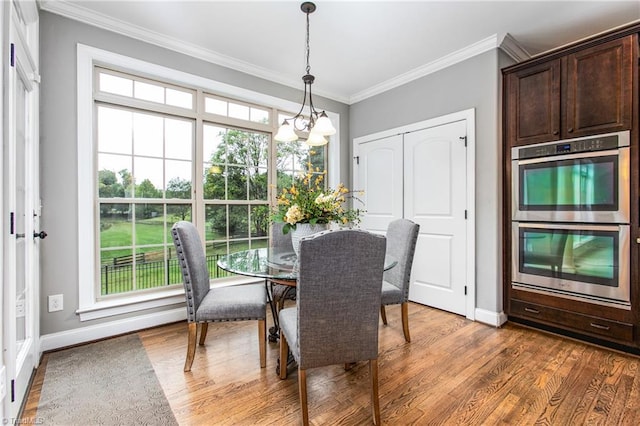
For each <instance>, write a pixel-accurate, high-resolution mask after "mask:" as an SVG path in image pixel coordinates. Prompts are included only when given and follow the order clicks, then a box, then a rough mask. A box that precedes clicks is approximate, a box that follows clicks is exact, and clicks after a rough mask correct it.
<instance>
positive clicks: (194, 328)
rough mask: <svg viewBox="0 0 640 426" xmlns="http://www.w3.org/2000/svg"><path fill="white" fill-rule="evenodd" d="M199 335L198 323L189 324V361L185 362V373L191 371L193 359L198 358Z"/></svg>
mask: <svg viewBox="0 0 640 426" xmlns="http://www.w3.org/2000/svg"><path fill="white" fill-rule="evenodd" d="M197 334H198V323H197V322H190V323H189V332H188V339H187V359H186V360H185V362H184V371H191V364H193V358H194V357H195V356H196V335H197Z"/></svg>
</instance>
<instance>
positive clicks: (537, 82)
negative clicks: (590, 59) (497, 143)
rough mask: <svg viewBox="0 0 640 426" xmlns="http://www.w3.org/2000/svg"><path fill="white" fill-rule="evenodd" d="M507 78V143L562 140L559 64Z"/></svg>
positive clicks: (551, 62)
mask: <svg viewBox="0 0 640 426" xmlns="http://www.w3.org/2000/svg"><path fill="white" fill-rule="evenodd" d="M506 78H507V93H508V98H507V109H506V110H507V114H508V116H507V123H508V128H507V132H508V139H509V140H510V141H511V144H512V145H526V144H531V143H539V142H547V141H552V140H557V139H559V138H560V136H559V135H560V60H554V61H549V62H544V63H542V64H539V65H535V66H532V67H531V68H526V69H523V70H521V71H517V72H514V73H511V74H508V75H507V76H506Z"/></svg>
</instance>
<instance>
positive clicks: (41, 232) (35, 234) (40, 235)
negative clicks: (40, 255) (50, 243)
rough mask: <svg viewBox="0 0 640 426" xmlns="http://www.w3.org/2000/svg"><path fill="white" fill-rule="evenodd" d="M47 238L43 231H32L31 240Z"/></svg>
mask: <svg viewBox="0 0 640 426" xmlns="http://www.w3.org/2000/svg"><path fill="white" fill-rule="evenodd" d="M46 237H47V233H46V232H44V231H40V232H35V231H33V238H42V239H43V240H44V239H45V238H46Z"/></svg>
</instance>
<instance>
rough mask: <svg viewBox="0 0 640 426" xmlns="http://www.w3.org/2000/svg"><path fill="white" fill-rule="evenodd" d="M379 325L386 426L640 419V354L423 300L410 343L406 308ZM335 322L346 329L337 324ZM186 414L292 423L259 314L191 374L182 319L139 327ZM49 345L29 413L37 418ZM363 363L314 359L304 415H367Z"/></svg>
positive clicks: (176, 406) (292, 397) (339, 419)
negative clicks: (262, 343) (263, 355)
mask: <svg viewBox="0 0 640 426" xmlns="http://www.w3.org/2000/svg"><path fill="white" fill-rule="evenodd" d="M387 318H388V320H389V325H388V326H383V325H382V323H381V325H380V345H379V346H380V351H379V353H380V355H379V359H378V363H379V384H380V409H381V417H382V423H383V424H387V425H407V424H415V425H427V424H429V425H431V424H446V425H449V424H461V425H497V424H502V425H533V424H539V425H583V424H598V425H638V424H640V372H639V366H640V358H638V357H636V356H634V355H628V354H623V353H619V352H615V351H612V350H608V349H604V348H600V347H596V346H592V345H589V344H586V343H582V342H576V341H573V340H570V339H567V338H564V337H560V336H555V335H551V334H546V333H542V332H539V331H536V330H532V329H528V328H525V327H522V326H519V325H517V324H511V323H509V324H507V325H505V326H504V327H502V328H493V327H490V326H487V325H484V324H481V323H477V322H472V321H468V320H466V319H465V318H463V317H460V316H457V315H453V314H450V313H446V312H442V311H439V310H436V309H431V308H428V307H424V306H421V305H417V304H411V305H410V307H409V323H410V327H411V338H412V341H411V343H409V344H407V343H405V341H404V336H403V334H402V324H401V321H400V307H399V306H390V307H388V308H387ZM336 332H339V330H336ZM138 335H139V336H140V338H141V340H142V342H143V344H144V346H145V348H146V350H147V354H148V356H149V359H150V360H151V363H152V365H153V367H154V369H155V371H156V374H157V376H158V379H159V381H160V384H161V385H162V387H163V389H164V392H165V394H166V396H167V399H168V400H169V402H170V404H171V408H172V410H173V413H174V414H175V417H176V419H177V420H178V422H179V423H180V424H181V425H269V424H273V425H290V424H291V425H297V424H299V423H300V411H299V400H298V382H297V371H296V370H295V369H293V370H292V371H291V370H290V373H289V377H288V378H287V379H286V380H280V379H279V378H278V376H277V375H276V373H275V367H276V360H277V357H278V344H276V343H268V347H267V368H264V369H261V368H260V365H259V354H258V339H257V330H256V324H255V322H239V323H217V324H211V325H210V326H209V335H208V337H207V342H206V344H205V346H204V347H201V346H199V347H198V348H197V351H196V356H195V360H194V363H193V368H192V371H191V372H189V373H184V372H183V371H182V367H183V365H184V357H185V355H186V339H187V326H186V324H185V323H178V324H171V325H167V326H163V327H158V328H154V329H149V330H144V331H140V332H138ZM46 360H47V355H46V354H45V356H44V359H43V363H42V365H41V367H40V368H39V369H38V372H37V375H36V378H35V380H34V384H33V387H32V389H31V391H30V394H29V399H28V401H27V404H26V406H25V407H26V408H25V412H24V416H23V418H24V419H26V420H28V419H33V418H35V417H36V408H37V401H38V398H39V395H40V388H41V386H42V377H43V375H44V373H43V370H44V369H45V368H46ZM367 365H368V363H366V362H360V363H358V364H356V366H355V367H354V368H352V369H351V370H349V371H345V370H344V366H330V367H324V368H318V369H312V370H309V371H308V373H307V389H308V398H309V417H310V422H311V424H316V425H328V424H331V425H336V424H342V425H360V424H372V413H371V405H370V396H369V390H370V388H369V380H368V367H367Z"/></svg>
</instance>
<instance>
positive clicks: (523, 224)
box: [513, 221, 629, 232]
mask: <svg viewBox="0 0 640 426" xmlns="http://www.w3.org/2000/svg"><path fill="white" fill-rule="evenodd" d="M513 226H514V228H516V229H517V228H536V229H569V230H579V231H613V232H616V231H624V230H625V228H626V229H627V232H629V231H628V229H629V225H622V224H615V225H599V224H598V225H590V224H569V223H547V222H516V221H514V222H513Z"/></svg>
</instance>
